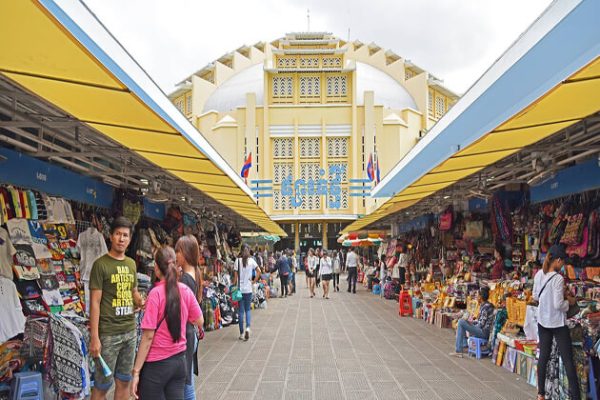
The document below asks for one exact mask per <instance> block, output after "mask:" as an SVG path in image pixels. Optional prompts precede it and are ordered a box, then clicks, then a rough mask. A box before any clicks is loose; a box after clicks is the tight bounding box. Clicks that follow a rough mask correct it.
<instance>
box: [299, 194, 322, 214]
mask: <svg viewBox="0 0 600 400" xmlns="http://www.w3.org/2000/svg"><path fill="white" fill-rule="evenodd" d="M300 197H301V198H302V205H301V206H300V209H301V210H320V209H321V196H318V195H316V194H315V195H308V194H305V195H302V196H300Z"/></svg>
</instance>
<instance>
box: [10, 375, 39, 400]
mask: <svg viewBox="0 0 600 400" xmlns="http://www.w3.org/2000/svg"><path fill="white" fill-rule="evenodd" d="M10 400H44V388H43V386H42V374H41V373H39V372H17V373H16V374H15V375H14V379H13V382H12V384H11V386H10Z"/></svg>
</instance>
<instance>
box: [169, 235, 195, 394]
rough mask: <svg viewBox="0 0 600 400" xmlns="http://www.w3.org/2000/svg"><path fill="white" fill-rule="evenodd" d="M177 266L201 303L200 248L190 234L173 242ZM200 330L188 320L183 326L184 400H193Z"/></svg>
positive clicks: (181, 277) (184, 281)
mask: <svg viewBox="0 0 600 400" xmlns="http://www.w3.org/2000/svg"><path fill="white" fill-rule="evenodd" d="M175 255H176V261H177V266H179V267H180V268H181V273H180V278H179V282H181V283H183V284H185V285H186V286H187V287H189V288H190V290H191V291H192V293H194V296H195V297H196V300H197V301H198V304H199V305H200V304H202V274H201V272H200V267H199V266H198V260H199V258H200V248H199V246H198V240H196V238H195V237H194V236H192V235H185V236H182V237H181V238H179V240H178V241H177V243H176V244H175ZM201 335H202V330H201V329H200V330H198V328H197V327H196V326H195V325H194V324H192V323H190V322H188V323H187V324H186V326H185V342H186V351H185V353H186V366H187V375H186V382H185V391H184V400H195V399H196V390H195V388H194V374H196V375H198V341H199V339H200V337H201Z"/></svg>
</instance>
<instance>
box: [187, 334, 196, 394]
mask: <svg viewBox="0 0 600 400" xmlns="http://www.w3.org/2000/svg"><path fill="white" fill-rule="evenodd" d="M197 349H198V339H196V342H195V344H194V350H197ZM190 376H191V377H192V383H191V384H189V385H188V384H186V385H185V389H184V391H183V399H184V400H196V388H195V386H194V364H193V363H192V368H190Z"/></svg>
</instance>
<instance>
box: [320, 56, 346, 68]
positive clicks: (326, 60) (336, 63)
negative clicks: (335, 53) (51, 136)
mask: <svg viewBox="0 0 600 400" xmlns="http://www.w3.org/2000/svg"><path fill="white" fill-rule="evenodd" d="M341 67H342V58H341V57H323V68H341Z"/></svg>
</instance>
